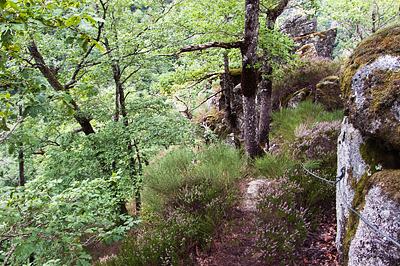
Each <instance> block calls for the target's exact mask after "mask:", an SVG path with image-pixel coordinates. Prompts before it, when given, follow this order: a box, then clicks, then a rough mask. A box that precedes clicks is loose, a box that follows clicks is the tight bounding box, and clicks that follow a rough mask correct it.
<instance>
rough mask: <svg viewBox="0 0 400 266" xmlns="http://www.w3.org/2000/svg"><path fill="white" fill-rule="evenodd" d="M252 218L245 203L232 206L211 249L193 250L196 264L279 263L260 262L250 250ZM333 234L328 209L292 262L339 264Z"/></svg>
mask: <svg viewBox="0 0 400 266" xmlns="http://www.w3.org/2000/svg"><path fill="white" fill-rule="evenodd" d="M247 187H248V186H244V187H243V189H242V191H243V193H244V194H245V195H246V193H247V191H246V189H247ZM247 195H248V194H247ZM245 200H246V201H247V200H248V198H245ZM253 217H254V215H253V212H252V211H251V210H249V209H248V208H247V207H246V206H245V205H244V206H241V207H239V208H237V209H235V210H234V211H233V215H232V217H231V218H230V219H229V221H226V224H225V227H224V228H221V230H220V233H219V235H217V236H215V237H214V239H213V243H212V248H211V250H210V251H209V252H208V253H199V252H197V254H196V255H197V256H198V257H197V266H262V265H265V266H269V265H274V266H277V265H281V264H280V261H279V260H276V261H273V262H270V263H265V262H262V261H261V260H260V258H259V256H258V254H257V253H254V251H253V250H252V246H253V244H254V240H253V239H252V237H251V232H252V231H253V230H254V229H255V228H254V226H253V223H252V220H253ZM335 237H336V220H335V210H332V211H331V213H329V214H327V215H326V217H323V219H322V221H321V222H320V224H319V225H318V226H317V227H316V229H315V230H314V231H312V232H311V233H310V235H309V236H308V238H307V239H306V240H305V241H304V244H303V248H302V250H301V254H300V256H299V257H298V261H296V262H295V263H294V264H293V265H301V266H305V265H324V266H337V265H340V264H339V263H338V261H337V251H336V247H335Z"/></svg>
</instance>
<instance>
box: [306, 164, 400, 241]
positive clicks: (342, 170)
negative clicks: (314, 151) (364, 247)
mask: <svg viewBox="0 0 400 266" xmlns="http://www.w3.org/2000/svg"><path fill="white" fill-rule="evenodd" d="M300 165H301V167H303V169H304V170H306V171H307V172H308V173H309V174H311V175H312V176H314V177H316V178H319V179H321V180H324V181H326V182H328V183H331V184H337V183H339V181H341V180H342V179H343V177H344V175H345V168H344V167H342V169H341V170H340V171H341V175H340V176H337V177H336V179H337V180H336V182H334V181H331V180H328V179H325V178H322V177H319V176H317V175H315V174H313V173H311V172H310V171H309V170H307V169H306V168H305V167H304V166H303V165H302V164H300ZM338 190H339V194H340V197H341V198H342V200H343V202H344V204H345V205H346V207H347V208H349V209H350V210H351V211H352V212H354V213H355V214H357V215H358V217H360V218H361V220H363V221H364V222H365V223H366V224H367V225H368V226H369V227H371V228H372V229H373V230H375V231H376V232H377V233H379V234H381V235H382V236H383V237H385V238H387V239H389V240H390V241H392V242H393V243H394V244H395V245H396V246H398V247H399V248H400V244H399V243H398V242H397V241H396V240H394V239H393V238H391V237H390V236H388V235H387V234H385V233H384V232H382V231H381V230H379V229H378V228H376V227H375V226H374V225H373V224H371V223H370V222H369V221H368V220H367V219H365V218H364V217H363V216H362V215H361V214H359V213H358V212H357V211H356V210H354V209H353V208H352V207H350V205H349V204H347V201H346V200H345V199H344V197H343V194H342V190H341V189H340V183H339V185H338Z"/></svg>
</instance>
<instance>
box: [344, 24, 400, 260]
mask: <svg viewBox="0 0 400 266" xmlns="http://www.w3.org/2000/svg"><path fill="white" fill-rule="evenodd" d="M398 39H400V25H395V26H392V27H389V28H387V29H384V30H382V31H380V32H377V33H376V34H374V35H372V36H371V37H369V38H367V39H366V40H364V41H363V42H361V43H360V44H359V45H358V46H357V48H356V50H355V51H354V53H353V54H352V55H351V56H350V57H349V59H348V60H347V62H346V64H345V67H344V68H343V71H342V74H341V88H342V96H343V99H344V100H345V105H346V107H345V115H346V118H345V120H344V123H343V125H342V129H341V133H340V136H339V140H338V169H341V167H345V168H346V170H347V171H346V175H345V177H344V178H343V180H341V181H340V182H339V183H338V185H337V191H338V193H337V205H336V206H337V215H338V218H337V220H338V234H337V238H336V244H337V247H338V250H339V255H340V258H341V261H342V262H343V265H351V266H356V265H371V266H372V265H374V266H375V265H382V266H383V265H387V266H391V265H400V249H399V248H398V247H397V246H396V245H395V244H393V243H392V242H391V241H389V240H387V239H385V238H384V237H383V236H382V235H380V234H379V233H377V232H376V231H375V230H373V229H372V228H371V227H370V226H368V225H367V224H366V223H365V222H364V221H363V220H362V219H360V218H359V216H358V215H357V214H356V213H354V212H352V211H349V210H348V208H347V206H344V205H343V203H344V202H346V203H347V204H348V205H350V206H351V207H352V208H353V209H355V210H356V211H358V212H359V213H361V215H362V216H364V218H366V219H367V220H368V221H369V222H370V223H371V224H373V225H374V226H375V227H376V228H378V229H379V230H381V231H382V232H384V233H385V234H387V235H390V236H391V237H392V238H393V239H395V240H397V241H399V238H400V235H399V234H398V232H399V231H400V170H399V169H400V153H399V151H400V119H399V118H400V42H399V41H398ZM339 192H341V193H339ZM342 194H343V195H344V196H342Z"/></svg>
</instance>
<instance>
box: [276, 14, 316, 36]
mask: <svg viewBox="0 0 400 266" xmlns="http://www.w3.org/2000/svg"><path fill="white" fill-rule="evenodd" d="M280 28H281V31H283V32H285V33H286V34H289V35H290V37H299V36H304V35H308V34H310V33H313V32H316V31H317V18H313V19H310V18H309V17H308V16H307V15H297V16H294V17H291V18H289V19H288V20H286V21H285V22H284V23H283V24H282V26H281V27H280Z"/></svg>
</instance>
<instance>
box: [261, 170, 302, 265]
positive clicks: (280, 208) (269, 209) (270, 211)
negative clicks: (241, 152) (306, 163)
mask: <svg viewBox="0 0 400 266" xmlns="http://www.w3.org/2000/svg"><path fill="white" fill-rule="evenodd" d="M301 191H302V188H301V187H300V186H299V185H298V184H297V183H296V182H294V181H291V180H290V179H289V178H288V177H287V176H286V174H285V175H283V176H282V177H279V178H277V179H276V180H273V181H271V182H269V183H266V184H264V185H263V186H262V187H261V188H260V190H259V195H258V199H257V211H256V213H255V225H256V228H257V229H256V231H255V244H254V248H255V249H256V250H257V251H259V252H260V253H261V258H263V259H264V260H265V261H268V262H272V261H274V262H277V261H279V260H280V261H281V263H285V265H287V264H288V262H290V261H291V260H292V259H295V258H296V256H297V255H298V251H299V248H300V247H301V245H302V243H303V241H304V239H305V238H306V236H307V233H308V230H309V223H308V222H307V221H306V217H305V216H306V211H307V210H306V209H304V208H302V207H301V206H299V204H298V203H297V201H298V200H297V198H298V195H299V193H300V192H301Z"/></svg>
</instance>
